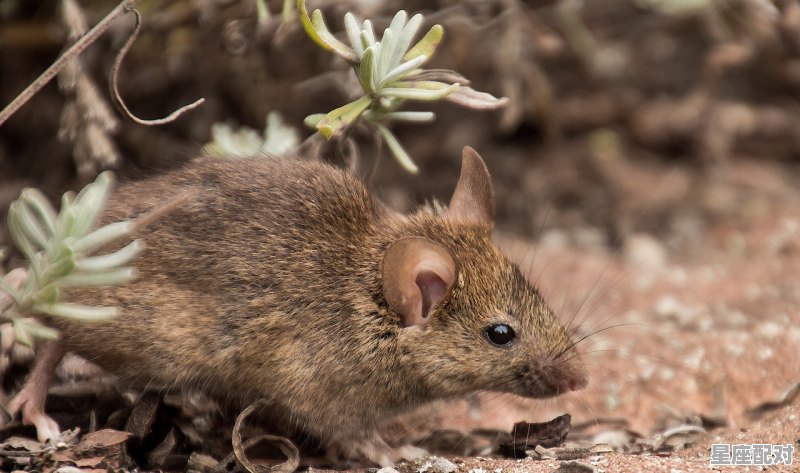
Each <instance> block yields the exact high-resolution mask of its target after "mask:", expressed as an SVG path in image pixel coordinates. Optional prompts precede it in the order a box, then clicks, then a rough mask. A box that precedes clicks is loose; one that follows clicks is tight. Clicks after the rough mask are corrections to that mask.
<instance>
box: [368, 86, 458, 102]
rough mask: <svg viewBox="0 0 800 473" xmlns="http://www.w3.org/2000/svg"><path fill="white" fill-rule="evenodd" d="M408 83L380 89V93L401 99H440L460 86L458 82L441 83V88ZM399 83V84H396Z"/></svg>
mask: <svg viewBox="0 0 800 473" xmlns="http://www.w3.org/2000/svg"><path fill="white" fill-rule="evenodd" d="M434 83H438V82H412V83H410V84H434ZM410 84H403V85H402V86H399V87H387V88H384V89H381V90H380V93H381V95H387V96H389V97H399V98H402V99H409V100H425V101H432V100H441V99H443V98H445V97H447V96H448V95H450V94H451V93H453V92H454V91H455V90H456V89H458V88H459V87H460V86H459V85H458V84H450V85H447V84H443V85H444V87H442V88H433V87H425V86H420V87H415V86H414V85H410ZM397 85H400V84H397Z"/></svg>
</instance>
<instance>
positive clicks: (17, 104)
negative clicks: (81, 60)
mask: <svg viewBox="0 0 800 473" xmlns="http://www.w3.org/2000/svg"><path fill="white" fill-rule="evenodd" d="M137 1H138V0H123V1H122V2H120V3H119V5H117V6H116V7H115V8H114V9H113V10H111V11H110V12H109V13H108V15H106V16H105V18H103V19H102V20H100V22H99V23H97V24H96V25H95V26H94V28H92V29H91V30H89V31H88V32H87V33H86V34H85V35H83V36H81V37H80V39H78V40H77V41H76V42H75V44H73V45H72V46H71V47H70V48H69V49H67V50H66V51H64V53H63V54H61V56H59V57H58V59H56V60H55V62H53V64H51V65H50V67H48V68H47V69H46V70H45V71H44V72H42V74H41V75H40V76H39V77H37V78H36V80H34V81H33V82H31V84H30V85H28V87H26V88H25V90H23V91H22V92H20V94H19V95H17V97H16V98H15V99H14V100H12V101H11V103H10V104H8V105H7V106H6V107H5V108H4V109H3V110H2V111H0V126H2V125H3V123H5V122H6V120H8V119H9V118H10V117H11V116H12V115H13V114H14V113H16V111H17V110H19V109H20V108H21V107H22V106H23V105H25V104H26V103H27V102H28V101H29V100H30V99H31V97H33V96H34V95H36V93H38V92H39V90H41V89H42V87H44V86H45V85H47V83H48V82H50V81H51V80H52V79H53V77H55V76H56V75H57V74H58V73H59V72H61V70H62V69H64V66H66V65H67V63H68V62H69V61H70V60H72V59H73V58H74V57H76V56H77V55H79V54H80V53H82V52H83V50H84V49H86V48H87V47H88V46H89V45H90V44H92V43H94V42H95V41H97V38H99V37H100V36H101V35H102V34H103V33H105V32H106V30H108V28H109V27H110V26H111V22H112V21H114V20H115V19H116V18H117V17H118V16H120V15H122V14H123V13H126V12H127V11H128V9H130V8H132V7H133V5H134V4H136V2H137Z"/></svg>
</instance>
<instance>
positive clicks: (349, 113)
mask: <svg viewBox="0 0 800 473" xmlns="http://www.w3.org/2000/svg"><path fill="white" fill-rule="evenodd" d="M371 102H372V99H371V98H370V97H368V96H364V97H361V98H359V99H358V100H355V101H353V102H350V103H348V104H347V105H343V106H341V107H339V108H337V109H335V110H332V111H331V112H328V114H326V115H325V117H324V118H323V119H322V120H320V121H319V123H317V129H318V130H319V131H320V133H322V135H323V136H325V138H327V139H330V138H331V137H332V136H333V135H334V133H336V132H337V131H339V130H341V129H342V128H344V127H346V126H347V125H350V124H351V123H353V121H355V120H356V119H357V118H358V117H359V116H360V115H361V113H363V112H364V110H366V109H367V107H369V105H370V103H371Z"/></svg>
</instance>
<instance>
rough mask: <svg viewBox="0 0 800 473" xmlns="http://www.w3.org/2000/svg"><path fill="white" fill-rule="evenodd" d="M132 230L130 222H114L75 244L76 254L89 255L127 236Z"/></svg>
mask: <svg viewBox="0 0 800 473" xmlns="http://www.w3.org/2000/svg"><path fill="white" fill-rule="evenodd" d="M132 228H133V223H131V222H114V223H110V224H108V225H106V226H105V227H103V228H100V229H97V230H95V231H93V232H92V233H90V234H88V235H86V236H85V237H83V238H81V239H79V240H78V241H76V242H75V246H74V249H75V252H76V253H91V252H92V251H95V250H97V249H99V248H100V247H102V246H103V245H105V244H106V243H108V242H110V241H114V240H116V239H118V238H122V237H124V236H126V235H128V234H129V233H130V231H131V229H132Z"/></svg>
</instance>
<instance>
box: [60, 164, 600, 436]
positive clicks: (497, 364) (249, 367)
mask: <svg viewBox="0 0 800 473" xmlns="http://www.w3.org/2000/svg"><path fill="white" fill-rule="evenodd" d="M462 179H463V176H462ZM487 179H488V177H487ZM184 189H192V190H194V191H196V192H197V198H196V199H195V200H194V201H193V202H191V203H190V204H187V205H185V206H184V207H183V208H181V209H179V210H177V211H175V212H174V213H172V214H170V215H168V216H166V217H164V218H163V219H161V220H159V221H157V222H155V223H153V224H152V225H150V226H149V227H147V228H145V229H144V230H143V231H142V232H141V235H139V236H141V237H142V238H143V239H144V240H145V242H146V244H147V247H146V249H145V251H144V253H143V254H142V255H141V256H140V257H139V258H138V259H137V260H136V261H135V266H136V267H137V268H138V270H139V277H138V278H137V280H136V281H135V282H133V283H131V284H128V285H125V286H121V287H113V288H102V289H91V290H89V289H85V290H84V289H82V290H79V291H77V290H76V291H72V292H71V293H70V294H69V298H70V300H73V301H79V302H81V303H84V304H92V305H114V306H117V307H119V309H120V311H121V315H120V316H119V317H118V318H116V319H114V320H112V321H110V322H104V323H95V324H87V323H75V322H67V321H64V320H53V322H54V324H55V325H56V326H57V327H58V328H60V329H61V330H62V331H63V335H64V340H65V342H66V345H67V347H68V348H69V349H70V350H74V351H76V352H77V353H79V354H81V355H82V356H84V357H86V358H88V359H89V360H91V361H93V362H96V363H97V364H99V365H100V366H102V367H103V368H106V369H108V370H109V371H111V372H113V373H116V374H118V375H120V377H121V379H122V380H124V381H127V382H133V383H139V384H150V385H155V386H160V387H167V388H179V389H180V388H190V389H201V390H204V391H206V392H208V393H210V394H212V395H216V396H220V397H225V398H229V399H235V400H237V401H241V402H249V401H252V400H254V399H257V398H264V399H266V400H267V401H268V402H269V403H270V404H271V405H273V406H274V412H275V413H276V414H277V415H279V416H280V417H281V418H282V419H284V420H285V421H287V422H289V423H290V424H292V425H296V426H298V427H300V428H301V429H302V430H304V431H307V432H308V433H311V434H313V435H314V436H316V437H318V438H319V439H321V440H322V441H323V443H326V444H336V443H342V442H347V441H350V440H351V439H356V438H361V437H364V436H365V435H366V434H367V433H369V432H370V431H372V430H373V429H374V428H375V427H376V425H377V423H378V422H381V421H384V420H386V419H387V417H389V416H392V415H394V414H397V413H400V412H402V411H405V410H407V409H409V408H411V407H414V406H417V405H419V404H421V403H424V402H428V401H431V400H434V399H438V398H446V397H450V396H458V395H462V394H466V393H470V392H474V391H478V390H496V391H504V392H513V393H517V394H521V395H524V396H531V397H547V396H553V395H557V394H560V393H562V392H565V391H567V390H570V389H576V388H580V387H582V385H583V384H585V375H584V374H583V370H582V367H581V366H580V365H579V364H577V362H575V361H565V360H567V359H568V358H571V357H572V351H571V349H570V347H571V341H570V339H569V337H568V336H567V334H566V332H565V330H564V328H563V327H562V326H561V325H560V324H559V322H558V321H557V319H556V318H555V317H554V316H553V314H552V312H551V311H550V309H549V308H548V306H547V305H546V303H545V302H544V300H543V299H542V298H541V297H540V295H539V294H538V293H537V292H536V290H535V289H533V288H531V287H530V286H529V284H528V283H527V282H526V280H525V278H524V277H523V276H522V274H521V273H520V272H519V270H518V269H517V268H516V267H515V266H514V265H512V264H511V263H510V262H509V261H508V260H507V259H506V258H505V257H504V256H503V255H502V254H501V253H500V251H499V250H498V249H497V248H496V247H495V245H494V244H493V242H492V239H491V226H489V225H480V224H476V223H475V222H469V221H459V220H456V219H450V218H448V217H447V216H446V212H445V211H444V210H443V209H442V207H441V206H438V205H433V206H430V207H424V208H421V209H420V210H418V211H417V212H416V213H414V214H412V215H408V216H404V215H400V214H396V213H394V212H392V211H390V210H388V209H387V208H385V207H384V206H383V205H382V204H381V203H380V202H377V201H376V200H375V199H373V198H372V197H371V196H370V194H369V193H368V192H367V190H366V189H365V188H364V186H363V185H362V184H361V183H360V182H359V181H358V180H357V179H356V178H354V177H352V176H351V175H349V174H347V173H346V172H344V171H341V170H338V169H335V168H333V167H331V166H328V165H325V164H318V163H308V162H302V161H295V160H291V161H288V160H279V159H274V158H260V159H219V158H216V159H209V158H202V159H199V160H196V161H195V162H192V163H190V164H188V165H187V166H185V167H184V168H182V169H179V170H176V171H172V172H169V173H167V174H165V175H162V176H158V177H155V178H152V179H148V180H145V181H142V182H136V183H129V184H125V185H122V186H121V187H120V188H119V189H118V190H117V192H116V193H115V194H114V196H113V198H112V199H111V201H110V203H109V207H108V211H107V213H106V214H105V217H104V221H106V222H110V221H115V220H120V219H128V218H135V217H137V216H138V215H141V214H143V213H145V212H147V211H148V210H149V209H151V208H153V207H155V206H156V205H158V204H160V203H162V202H163V201H165V200H166V199H168V198H170V197H172V196H174V195H177V194H179V193H180V192H181V191H182V190H184ZM466 191H467V190H465V191H464V192H466ZM484 213H485V212H484ZM407 236H423V237H427V238H429V239H431V240H433V241H435V242H438V243H439V244H441V245H443V246H444V247H446V248H447V249H449V251H451V252H452V254H453V255H454V256H455V259H456V264H457V266H458V276H457V281H456V283H455V285H454V287H453V288H452V290H451V291H450V293H449V294H448V295H447V296H446V298H445V299H444V300H443V301H442V302H441V303H440V304H439V305H438V306H437V307H436V308H435V309H434V310H433V311H432V314H431V317H430V322H429V324H428V326H427V327H425V328H424V329H420V328H418V327H410V328H402V327H401V325H400V323H399V316H398V314H397V313H395V312H394V311H393V310H392V309H390V308H389V306H388V304H387V302H386V299H385V298H384V296H383V294H382V281H381V263H382V260H383V254H384V251H385V249H386V248H387V246H388V245H390V244H391V243H392V242H394V241H395V240H397V239H398V238H401V237H407ZM499 322H507V323H509V324H511V325H512V326H513V327H514V328H515V330H516V332H517V334H518V338H517V340H515V342H514V343H513V344H512V346H509V347H496V346H493V345H492V344H491V343H490V342H489V341H488V340H487V339H486V337H485V336H484V332H483V330H484V328H485V327H486V326H488V325H490V324H492V323H499ZM562 351H566V352H565V354H563V355H562V356H561V357H560V358H558V359H556V355H557V354H558V353H560V352H562Z"/></svg>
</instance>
